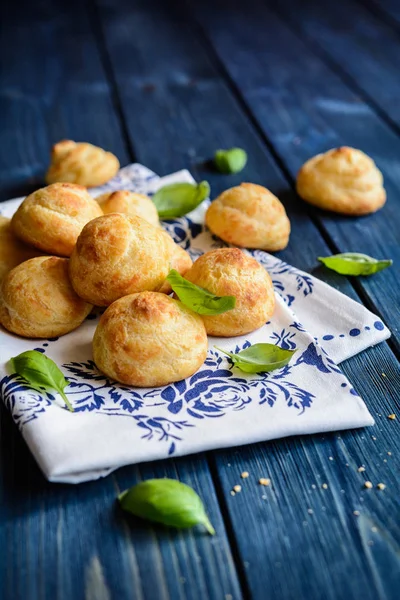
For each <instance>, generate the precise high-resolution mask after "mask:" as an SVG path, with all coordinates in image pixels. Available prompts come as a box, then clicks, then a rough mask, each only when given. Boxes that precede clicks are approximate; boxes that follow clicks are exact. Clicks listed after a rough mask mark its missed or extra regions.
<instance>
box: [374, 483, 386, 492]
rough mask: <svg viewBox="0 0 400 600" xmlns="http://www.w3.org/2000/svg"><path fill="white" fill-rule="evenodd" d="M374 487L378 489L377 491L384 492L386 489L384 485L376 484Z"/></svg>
mask: <svg viewBox="0 0 400 600" xmlns="http://www.w3.org/2000/svg"><path fill="white" fill-rule="evenodd" d="M376 487H377V488H378V490H384V489H385V488H386V485H385V484H384V483H378V485H377V486H376Z"/></svg>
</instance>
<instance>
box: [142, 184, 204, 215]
mask: <svg viewBox="0 0 400 600" xmlns="http://www.w3.org/2000/svg"><path fill="white" fill-rule="evenodd" d="M209 195H210V186H209V184H208V182H207V181H201V182H200V183H172V184H171V185H165V186H164V187H162V188H160V189H159V190H158V191H157V192H156V193H155V194H154V196H153V198H152V200H153V202H154V204H155V205H156V208H157V211H158V215H159V217H160V219H176V218H178V217H183V216H185V215H187V213H190V212H191V211H192V210H194V209H195V208H196V207H197V206H198V205H199V204H201V203H202V202H203V200H205V199H206V198H208V197H209Z"/></svg>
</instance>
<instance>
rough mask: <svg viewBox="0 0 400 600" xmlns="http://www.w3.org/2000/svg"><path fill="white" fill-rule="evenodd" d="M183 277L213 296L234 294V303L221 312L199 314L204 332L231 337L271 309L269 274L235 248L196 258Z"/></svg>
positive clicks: (251, 327)
mask: <svg viewBox="0 0 400 600" xmlns="http://www.w3.org/2000/svg"><path fill="white" fill-rule="evenodd" d="M185 279H187V280H188V281H191V282H192V283H195V284H196V285H198V286H200V287H202V288H204V289H206V290H208V291H209V292H211V293H213V294H215V295H216V296H235V297H236V306H235V308H233V309H232V310H229V311H227V312H226V313H223V314H221V315H213V316H208V315H202V319H203V321H204V325H205V327H206V331H207V333H208V335H213V336H218V337H231V336H236V335H244V334H245V333H250V331H254V330H255V329H258V328H259V327H261V326H262V325H264V323H266V322H267V321H268V320H269V319H270V318H271V315H272V313H273V312H274V309H275V294H274V288H273V285H272V281H271V277H270V276H269V274H268V272H267V271H266V270H265V269H264V267H262V266H261V265H260V263H258V262H257V261H256V260H255V258H252V257H251V256H247V255H246V254H245V253H244V252H243V251H242V250H239V248H219V249H218V250H212V251H211V252H206V253H205V254H203V255H202V256H200V258H198V259H197V260H196V261H195V262H194V263H193V266H192V268H191V269H189V271H187V273H186V274H185Z"/></svg>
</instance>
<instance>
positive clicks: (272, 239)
mask: <svg viewBox="0 0 400 600" xmlns="http://www.w3.org/2000/svg"><path fill="white" fill-rule="evenodd" d="M206 225H207V227H208V228H209V229H210V231H211V232H212V233H214V234H215V235H217V236H218V237H220V238H221V239H222V240H224V242H227V243H228V244H233V245H234V246H240V247H242V248H260V249H261V250H269V251H272V252H274V251H277V250H282V249H283V248H286V246H287V244H288V241H289V234H290V221H289V219H288V217H287V215H286V211H285V208H284V206H283V204H282V203H281V202H280V200H278V198H277V197H276V196H274V194H272V193H271V192H270V191H269V190H267V188H265V187H262V186H261V185H256V184H254V183H242V184H240V185H238V186H236V187H233V188H230V189H229V190H226V191H225V192H222V194H221V195H220V196H218V198H216V199H215V200H214V201H213V202H212V203H211V204H210V206H209V207H208V210H207V212H206Z"/></svg>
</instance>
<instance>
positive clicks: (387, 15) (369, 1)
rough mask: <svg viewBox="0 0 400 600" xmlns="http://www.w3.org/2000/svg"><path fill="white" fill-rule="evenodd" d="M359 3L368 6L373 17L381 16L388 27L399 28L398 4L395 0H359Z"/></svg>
mask: <svg viewBox="0 0 400 600" xmlns="http://www.w3.org/2000/svg"><path fill="white" fill-rule="evenodd" d="M360 3H361V4H363V5H364V6H366V7H367V8H369V10H371V12H372V14H373V15H374V16H375V17H378V18H381V19H382V20H383V21H384V22H385V23H387V24H388V25H389V26H390V27H393V28H395V29H399V26H400V4H399V3H398V1H397V0H360Z"/></svg>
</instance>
